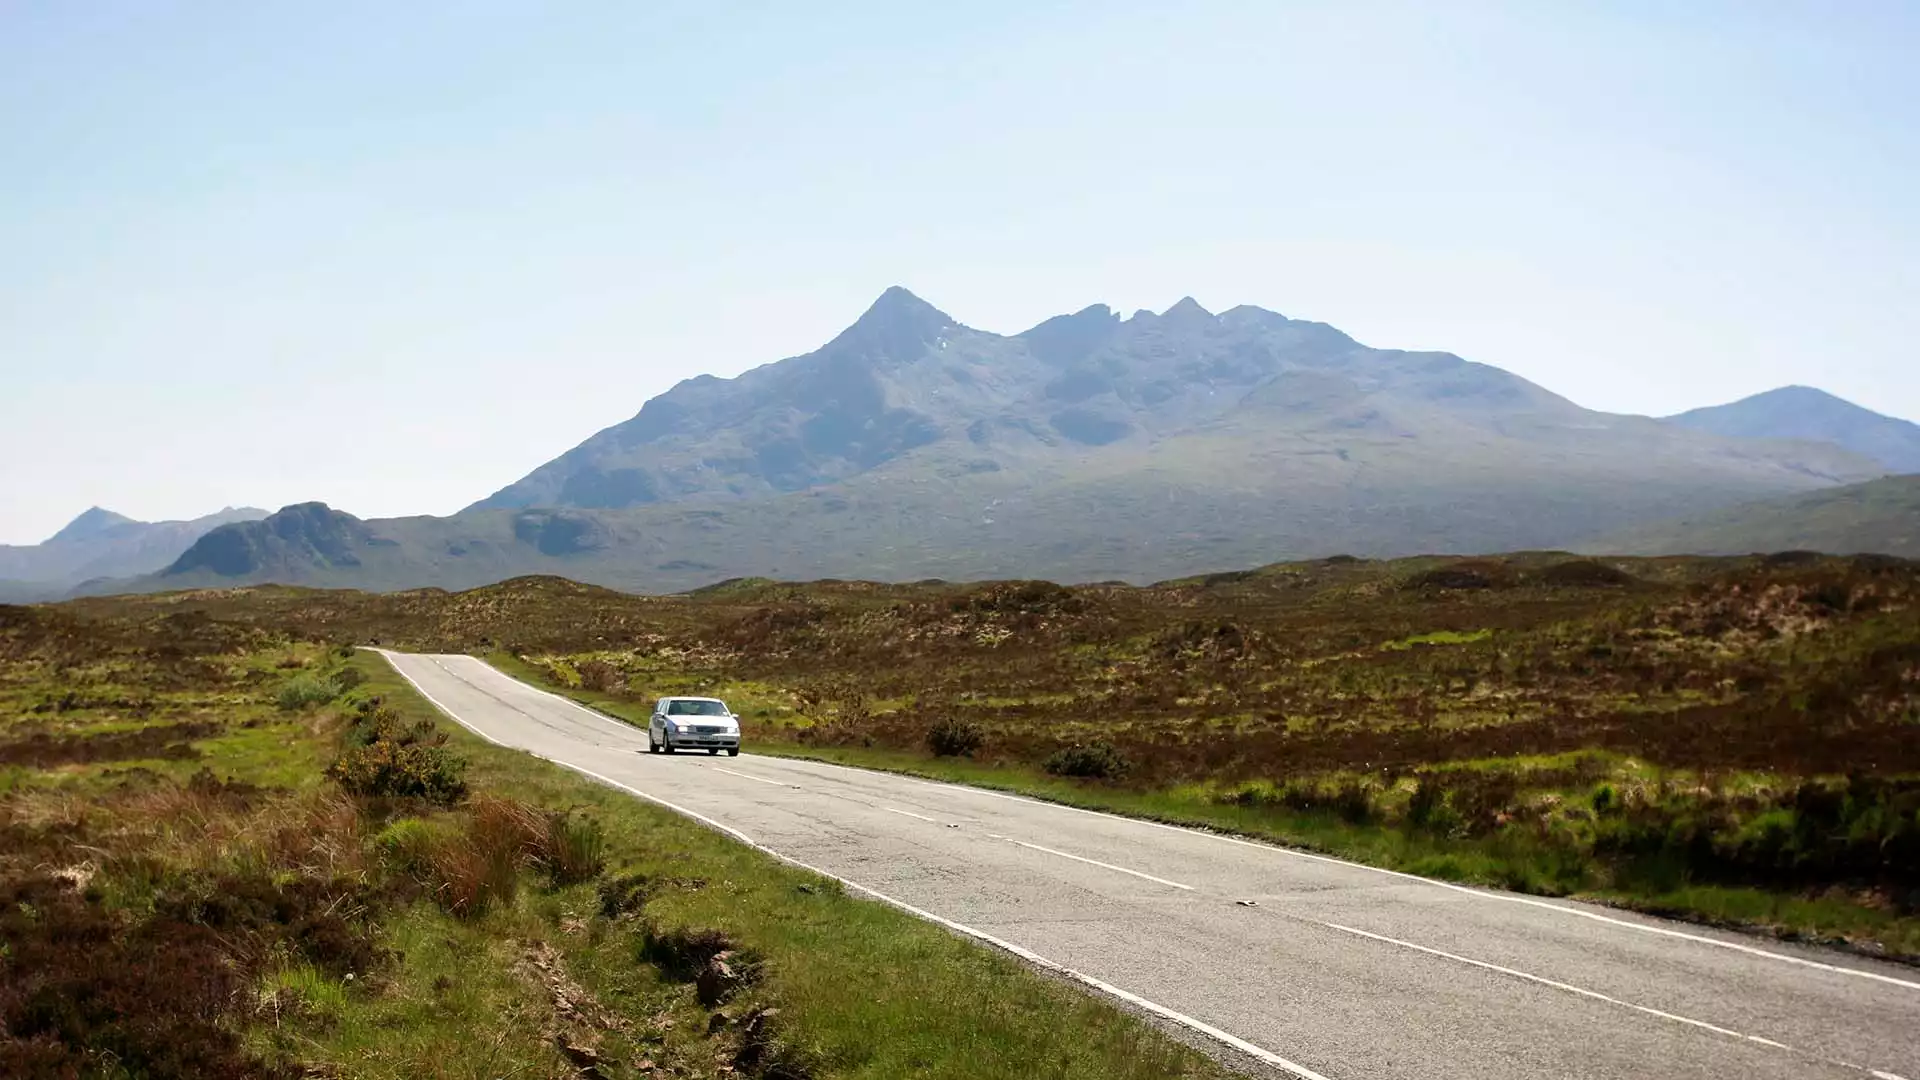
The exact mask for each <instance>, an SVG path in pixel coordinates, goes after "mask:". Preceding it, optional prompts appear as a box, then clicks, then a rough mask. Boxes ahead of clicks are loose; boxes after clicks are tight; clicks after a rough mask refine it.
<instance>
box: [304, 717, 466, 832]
mask: <svg viewBox="0 0 1920 1080" xmlns="http://www.w3.org/2000/svg"><path fill="white" fill-rule="evenodd" d="M347 742H348V746H347V749H346V750H345V751H343V752H342V753H341V755H340V757H339V758H338V759H337V760H335V761H334V763H333V764H332V765H330V766H328V768H327V776H328V777H329V778H331V779H332V780H333V781H335V782H336V783H338V784H339V785H340V787H341V788H342V789H343V790H345V791H346V792H347V793H348V794H350V795H361V796H380V797H389V798H418V799H425V800H427V801H428V802H431V803H438V804H440V805H442V806H447V805H451V804H453V803H456V802H459V801H460V800H461V799H462V798H465V797H466V793H467V784H466V780H465V774H466V769H467V763H466V759H464V758H462V757H460V756H459V755H457V754H455V753H454V752H453V751H451V750H448V749H447V747H446V742H447V735H446V732H443V731H439V730H436V729H435V727H434V724H433V721H431V720H419V721H415V722H413V723H411V724H409V723H408V722H407V721H405V720H404V719H402V718H401V716H400V714H398V713H396V712H394V711H393V710H392V709H390V708H388V707H387V706H386V705H384V704H383V703H381V702H380V700H379V699H377V698H376V699H373V700H370V701H365V702H362V703H361V704H360V708H359V710H358V712H357V713H356V715H355V717H354V720H353V724H352V726H351V727H350V728H349V729H348V734H347Z"/></svg>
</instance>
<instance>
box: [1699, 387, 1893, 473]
mask: <svg viewBox="0 0 1920 1080" xmlns="http://www.w3.org/2000/svg"><path fill="white" fill-rule="evenodd" d="M1667 419H1668V422H1670V423H1674V424H1679V425H1681V426H1682V427H1687V428H1692V429H1693V430H1695V431H1706V432H1711V433H1713V434H1715V435H1730V436H1734V437H1736V438H1743V439H1804V440H1808V441H1811V442H1824V443H1832V444H1833V445H1835V446H1838V447H1842V448H1844V449H1847V450H1851V451H1853V452H1854V453H1856V454H1859V455H1860V456H1862V457H1866V458H1871V459H1872V460H1874V461H1877V462H1879V463H1880V464H1881V465H1882V466H1884V467H1885V469H1886V471H1887V472H1890V473H1916V472H1920V424H1913V423H1909V422H1908V421H1905V420H1901V419H1897V418H1895V417H1891V416H1882V415H1881V414H1879V413H1877V412H1874V411H1873V410H1872V409H1866V408H1862V407H1860V406H1858V405H1855V404H1854V403H1853V402H1851V401H1847V400H1845V399H1843V398H1837V397H1835V396H1833V395H1832V394H1829V393H1827V392H1826V391H1824V390H1816V389H1814V388H1813V387H1810V386H1783V387H1781V388H1780V389H1778V390H1769V391H1767V392H1766V393H1764V394H1755V395H1753V396H1752V397H1749V398H1742V399H1740V400H1739V401H1735V402H1733V403H1731V404H1727V405H1713V406H1709V407H1707V408H1704V409H1694V410H1692V411H1690V412H1683V413H1681V414H1680V415H1678V416H1671V417H1668V418H1667Z"/></svg>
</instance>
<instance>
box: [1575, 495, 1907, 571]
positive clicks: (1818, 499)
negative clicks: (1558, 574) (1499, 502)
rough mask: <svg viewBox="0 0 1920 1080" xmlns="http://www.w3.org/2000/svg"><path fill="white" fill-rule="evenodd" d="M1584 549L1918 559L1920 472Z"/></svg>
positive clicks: (1690, 520)
mask: <svg viewBox="0 0 1920 1080" xmlns="http://www.w3.org/2000/svg"><path fill="white" fill-rule="evenodd" d="M1584 546H1586V547H1587V548H1588V549H1589V550H1595V551H1618V552H1628V553H1633V554H1673V553H1697V554H1703V555H1731V554H1738V553H1743V552H1753V551H1827V552H1842V553H1846V552H1863V551H1864V552H1880V553H1883V554H1888V555H1900V556H1905V557H1908V558H1914V557H1920V476H1890V477H1887V478H1886V479H1884V480H1875V481H1871V482H1869V483H1865V484H1850V485H1848V486H1846V487H1840V488H1829V489H1827V490H1824V491H1815V492H1809V493H1807V494H1804V495H1796V496H1793V497H1791V498H1784V499H1769V500H1765V501H1761V502H1753V503H1747V504H1744V505H1741V506H1736V507H1731V508H1728V509H1723V510H1717V511H1711V512H1708V513H1703V514H1698V515H1693V516H1689V517H1685V518H1679V519H1675V520H1671V521H1665V522H1656V523H1654V524H1651V525H1645V526H1641V527H1638V528H1634V529H1629V530H1626V531H1624V532H1618V533H1613V534H1611V535H1609V536H1607V537H1605V538H1603V539H1600V540H1596V541H1594V542H1593V543H1592V544H1589V545H1584Z"/></svg>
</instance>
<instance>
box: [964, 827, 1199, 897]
mask: <svg viewBox="0 0 1920 1080" xmlns="http://www.w3.org/2000/svg"><path fill="white" fill-rule="evenodd" d="M994 839H995V840H1005V841H1006V842H1007V843H1009V844H1018V845H1020V846H1021V847H1023V848H1032V849H1033V850H1035V851H1044V852H1046V853H1047V854H1049V855H1058V856H1060V857H1061V858H1063V859H1072V860H1073V861H1074V862H1083V863H1086V864H1087V865H1088V866H1098V867H1100V868H1101V869H1103V870H1117V871H1119V872H1120V873H1122V874H1132V875H1133V876H1134V877H1137V878H1145V879H1147V880H1148V881H1153V882H1158V883H1159V884H1161V885H1171V886H1173V887H1174V888H1176V889H1185V890H1187V891H1188V892H1192V891H1193V886H1191V885H1182V884H1180V883H1179V882H1177V881H1168V880H1167V879H1166V878H1163V877H1154V876H1153V875H1152V874H1143V873H1141V872H1140V871H1138V870H1129V869H1127V868H1126V867H1124V866H1115V865H1113V864H1112V863H1105V862H1101V861H1100V860H1099V859H1089V858H1087V857H1086V856H1084V855H1070V854H1068V853H1066V852H1064V851H1055V850H1054V849H1052V848H1050V847H1041V846H1040V845H1039V844H1029V843H1027V842H1026V841H1025V840H1015V839H1014V838H1013V837H1011V836H996V837H994Z"/></svg>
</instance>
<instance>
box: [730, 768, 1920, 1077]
mask: <svg viewBox="0 0 1920 1080" xmlns="http://www.w3.org/2000/svg"><path fill="white" fill-rule="evenodd" d="M761 756H762V757H769V758H777V759H778V760H780V761H786V762H795V763H798V764H802V765H816V766H821V767H824V768H829V769H843V770H845V771H847V772H856V773H864V774H866V775H869V776H886V777H894V778H898V779H901V780H910V781H913V782H915V783H919V784H926V785H928V786H930V787H939V788H950V789H952V790H954V791H961V792H965V793H967V794H969V795H985V796H987V797H988V798H991V799H1005V800H1007V801H1008V802H1019V803H1029V804H1032V805H1034V806H1047V807H1052V808H1054V809H1056V810H1067V811H1071V812H1073V813H1076V814H1087V815H1089V816H1092V817H1098V818H1108V819H1110V820H1113V821H1124V822H1128V823H1130V824H1134V825H1144V826H1147V827H1148V828H1153V829H1165V830H1167V831H1169V832H1177V833H1184V834H1185V835H1188V836H1199V837H1205V838H1207V839H1209V840H1219V841H1222V842H1224V843H1228V844H1238V845H1240V846H1242V847H1250V848H1255V849H1257V850H1260V851H1268V852H1275V853H1278V854H1281V855H1291V856H1293V857H1294V858H1296V859H1308V860H1310V861H1313V862H1321V863H1327V864H1330V865H1333V866H1345V867H1350V868H1352V869H1355V870H1366V871H1370V872H1372V873H1375V874H1385V875H1387V876H1388V877H1396V878H1400V879H1402V880H1406V881H1414V882H1419V883H1420V884H1423V885H1432V886H1434V887H1436V888H1441V889H1448V890H1451V891H1453V892H1457V893H1461V894H1463V895H1466V896H1472V897H1477V898H1479V899H1482V900H1498V901H1501V902H1503V903H1508V904H1524V905H1526V906H1527V907H1533V908H1540V909H1542V910H1545V911H1553V912H1558V913H1560V914H1562V915H1574V916H1578V917H1579V918H1582V919H1591V920H1593V921H1594V922H1599V923H1606V924H1607V925H1610V926H1619V927H1624V928H1626V929H1628V930H1638V931H1640V932H1642V933H1647V934H1659V935H1661V936H1663V937H1671V938H1678V939H1680V940H1682V941H1692V942H1696V943H1698V944H1702V945H1712V946H1714V947H1716V948H1721V949H1730V950H1732V951H1734V952H1739V953H1745V954H1747V955H1749V956H1756V957H1760V958H1762V959H1766V960H1777V961H1780V962H1781V963H1787V964H1798V965H1800V966H1801V967H1807V968H1813V969H1815V970H1818V971H1827V972H1832V973H1834V974H1838V975H1852V976H1854V977H1856V978H1861V979H1872V980H1874V981H1875V982H1882V983H1886V984H1888V985H1889V986H1899V987H1903V988H1905V989H1908V990H1920V982H1915V981H1912V980H1909V979H1901V978H1896V977H1895V976H1892V975H1882V974H1880V973H1879V972H1877V971H1863V970H1861V969H1859V968H1851V967H1845V966H1842V965H1839V964H1828V963H1823V962H1821V961H1819V960H1809V959H1806V958H1805V957H1800V956H1791V955H1788V954H1787V953H1779V952H1772V951H1770V950H1767V949H1761V948H1756V947H1754V946H1752V945H1743V944H1741V943H1739V942H1737V941H1722V940H1720V939H1719V938H1710V937H1705V936H1703V935H1700V934H1689V933H1687V932H1686V931H1684V930H1675V929H1672V928H1670V927H1665V926H1652V925H1648V924H1647V923H1639V922H1632V921H1629V920H1627V919H1616V918H1614V917H1612V916H1609V915H1602V914H1600V913H1599V912H1597V911H1581V910H1580V909H1579V908H1570V907H1567V906H1565V905H1563V904H1555V903H1550V902H1548V901H1546V900H1539V899H1535V898H1534V897H1531V896H1517V895H1513V894H1511V893H1498V892H1492V891H1489V890H1486V889H1477V888H1474V887H1472V886H1468V885H1459V884H1456V883H1454V882H1451V881H1440V880H1438V879H1435V878H1428V877H1421V876H1420V875H1418V874H1409V873H1407V872H1406V871H1404V870H1388V869H1386V868H1385V867H1381V866H1368V865H1367V864H1365V863H1357V862H1349V861H1348V860H1346V859H1336V858H1334V857H1333V856H1331V855H1319V854H1315V853H1313V852H1310V851H1300V850H1298V849H1296V848H1290V847H1283V846H1281V845H1279V844H1272V843H1261V842H1260V841H1257V840H1248V839H1246V838H1244V837H1239V836H1229V835H1227V834H1226V833H1219V832H1209V831H1207V830H1205V829H1197V828H1191V827H1188V826H1184V825H1169V824H1167V823H1166V822H1164V821H1153V820H1150V819H1148V818H1136V817H1127V816H1125V815H1124V814H1112V813H1107V812H1106V811H1103V810H1089V809H1087V808H1085V807H1082V806H1071V805H1068V804H1067V803H1058V802H1050V801H1048V800H1046V799H1035V798H1032V797H1030V796H1026V795H1013V794H1009V793H1007V792H1004V791H989V790H987V789H986V788H977V787H969V786H967V785H965V784H950V783H947V782H945V781H942V780H928V779H925V778H923V777H918V776H908V775H906V774H904V773H893V772H884V771H881V770H878V769H862V768H859V767H857V766H853V765H841V764H838V763H836V762H831V761H816V760H814V759H812V758H802V757H787V756H785V755H771V754H768V755H761ZM1896 1080H1899V1078H1896Z"/></svg>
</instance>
